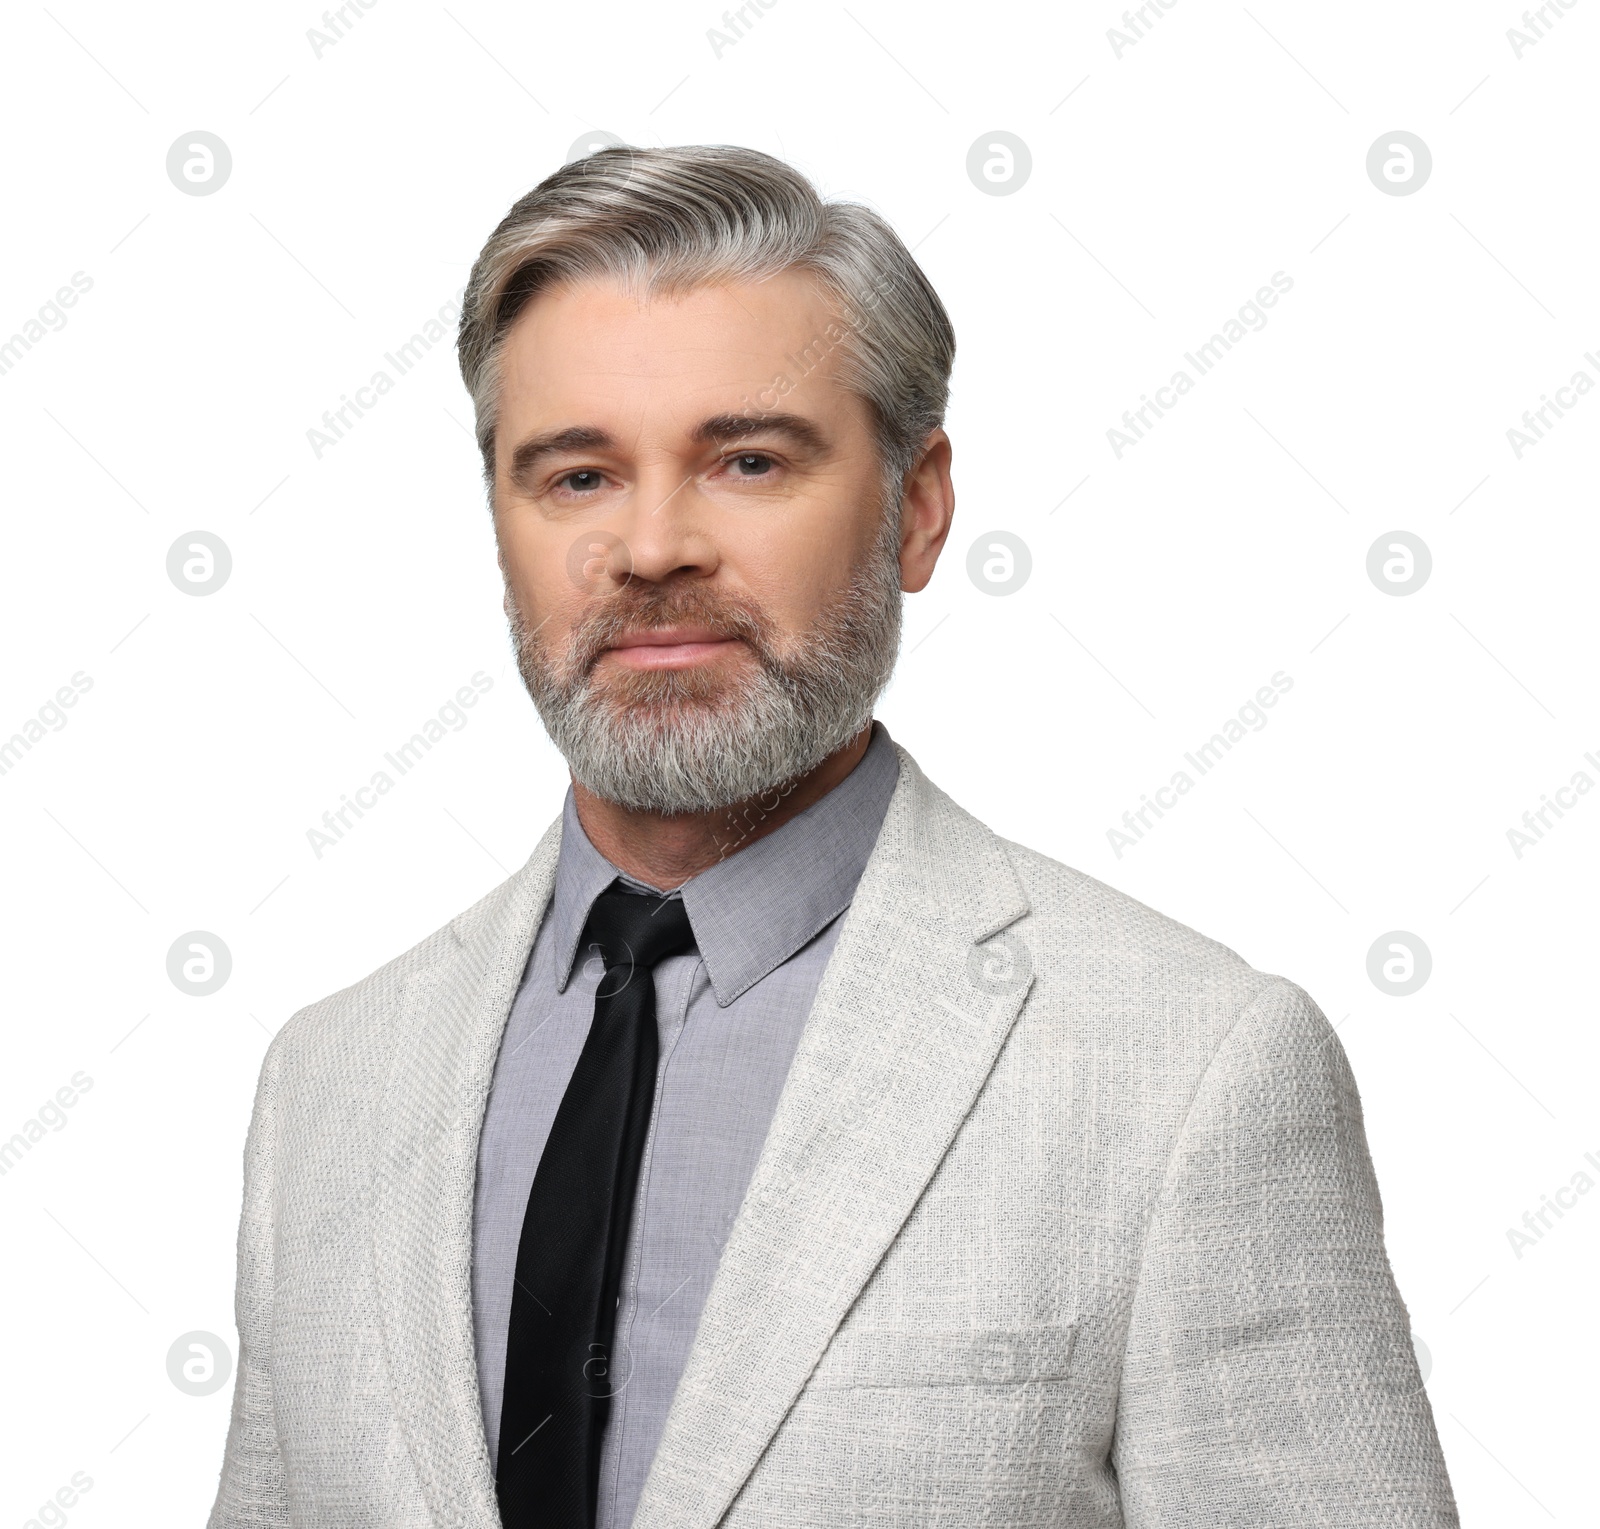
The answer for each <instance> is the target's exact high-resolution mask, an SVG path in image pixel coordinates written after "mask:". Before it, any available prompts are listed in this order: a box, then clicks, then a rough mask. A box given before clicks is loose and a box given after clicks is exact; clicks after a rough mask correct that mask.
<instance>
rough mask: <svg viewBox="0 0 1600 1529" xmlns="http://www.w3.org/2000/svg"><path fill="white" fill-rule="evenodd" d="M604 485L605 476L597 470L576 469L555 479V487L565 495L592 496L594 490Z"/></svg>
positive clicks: (591, 468) (588, 468)
mask: <svg viewBox="0 0 1600 1529" xmlns="http://www.w3.org/2000/svg"><path fill="white" fill-rule="evenodd" d="M604 484H605V475H604V474H603V473H602V472H600V471H599V470H598V469H597V468H593V467H578V468H574V469H573V470H572V471H571V472H566V473H562V475H561V476H560V477H559V478H557V479H556V482H555V486H556V488H557V489H559V490H560V491H561V492H562V493H566V494H579V495H584V494H592V493H594V492H595V490H596V489H598V488H601V487H603V486H604Z"/></svg>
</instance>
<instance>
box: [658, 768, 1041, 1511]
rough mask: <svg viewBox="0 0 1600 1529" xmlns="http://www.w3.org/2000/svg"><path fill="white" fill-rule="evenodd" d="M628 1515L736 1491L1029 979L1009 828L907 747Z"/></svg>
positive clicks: (990, 1060) (925, 1170)
mask: <svg viewBox="0 0 1600 1529" xmlns="http://www.w3.org/2000/svg"><path fill="white" fill-rule="evenodd" d="M900 758H901V773H900V782H899V785H898V787H897V789H896V791H895V795H894V797H893V799H892V800H891V802H890V805H889V810H888V813H887V815H886V817H885V819H884V824H883V829H882V831H881V833H880V835H879V839H878V843H877V846H876V848H875V850H874V852H873V856H872V858H871V860H870V861H869V862H868V864H867V868H866V871H865V872H864V874H863V876H862V879H861V882H860V885H859V886H858V888H857V890H856V895H855V899H854V901H853V902H852V904H851V907H850V911H849V913H848V914H847V915H846V918H845V923H844V927H843V929H842V931H841V933H840V936H839V943H838V945H837V946H836V947H835V949H834V954H833V957H832V959H831V961H830V962H829V965H828V969H827V971H826V973H825V974H824V976H823V979H822V983H821V985H820V987H819V989H818V992H817V998H816V1003H815V1006H814V1007H813V1009H812V1012H811V1015H810V1018H809V1019H808V1021H807V1023H806V1027H805V1029H804V1031H803V1032H802V1034H801V1037H800V1044H799V1047H798V1049H797V1051H796V1054H795V1058H794V1062H793V1064H792V1066H791V1068H790V1072H789V1076H788V1079H787V1081H786V1083H785V1085H784V1089H783V1092H782V1095H781V1096H780V1098H779V1101H778V1106H777V1111H776V1114H775V1115H774V1118H773V1121H772V1125H771V1128H770V1130H769V1133H768V1136H767V1139H766V1143H765V1145H764V1147H763V1149H762V1153H761V1157H760V1160H759V1161H758V1163H757V1165H756V1169H755V1173H754V1175H753V1177H752V1179H751V1183H750V1187H749V1190H748V1192H747V1193H746V1196H745V1200H744V1203H743V1205H742V1206H741V1208H740V1211H739V1215H738V1218H737V1220H736V1221H735V1222H734V1226H733V1229H732V1232H731V1233H730V1236H729V1239H728V1242H727V1245H726V1247H725V1249H724V1251H723V1254H722V1260H721V1263H720V1264H719V1265H718V1268H717V1275H716V1279H715V1281H714V1282H713V1284H712V1287H711V1291H710V1294H709V1296H708V1297H707V1300H706V1305H705V1308H704V1310H703V1313H702V1315H701V1319H700V1326H699V1330H698V1332H697V1334H696V1337H695V1342H694V1347H693V1349H692V1350H691V1352H690V1356H689V1361H688V1365H687V1367H686V1369H685V1372H684V1376H683V1379H682V1381H681V1382H680V1384H679V1387H678V1391H677V1394H676V1396H675V1397H674V1399H673V1404H672V1408H671V1411H670V1412H669V1414H668V1417H667V1423H666V1428H665V1431H664V1433H663V1436H662V1439H661V1444H660V1446H659V1448H658V1450H657V1452H656V1458H655V1462H654V1464H653V1465H652V1467H651V1471H650V1476H649V1478H648V1480H647V1481H646V1483H645V1488H644V1493H643V1495H642V1497H641V1499H640V1502H639V1508H638V1512H637V1514H636V1515H635V1518H634V1529H711V1526H713V1525H715V1524H716V1523H717V1522H718V1521H719V1520H720V1519H721V1517H722V1516H723V1514H724V1513H725V1512H726V1511H727V1509H728V1507H729V1505H730V1504H731V1503H732V1501H733V1499H734V1498H735V1497H736V1496H737V1495H738V1492H739V1490H740V1488H741V1487H742V1486H743V1485H744V1483H745V1481H746V1480H747V1479H748V1477H749V1474H750V1472H751V1471H752V1470H753V1469H754V1468H755V1465H756V1462H757V1461H758V1460H759V1459H760V1457H761V1455H762V1453H763V1451H764V1450H765V1449H766V1447H767V1445H768V1444H769V1443H770V1442H771V1439H772V1436H773V1434H774V1433H775V1432H776V1431H777V1429H778V1426H779V1425H780V1424H781V1423H782V1421H783V1418H784V1416H785V1414H786V1413H787V1412H788V1411H789V1409H790V1407H791V1406H792V1405H793V1403H794V1401H795V1398H796V1396H797V1395H798V1394H799V1392H800V1390H801V1388H802V1387H803V1386H804V1384H805V1382H806V1379H807V1377H808V1376H809V1375H810V1373H811V1371H812V1369H813V1367H814V1366H815V1365H816V1363H817V1361H818V1359H819V1358H820V1357H821V1355H822V1352H823V1350H824V1349H825V1348H826V1347H827V1346H828V1343H829V1341H830V1340H831V1339H832V1337H833V1334H834V1331H835V1330H836V1329H837V1327H838V1325H839V1323H840V1321H841V1320H842V1319H843V1317H844V1315H845V1313H846V1312H847V1311H848V1310H849V1308H850V1306H851V1305H852V1303H853V1302H854V1301H855V1299H856V1297H857V1295H858V1294H859V1293H860V1291H861V1288H862V1286H863V1285H864V1284H865V1283H866V1281H867V1279H868V1278H869V1277H870V1275H871V1274H872V1271H873V1270H874V1269H875V1268H876V1267H877V1265H878V1263H879V1261H880V1260H881V1259H882V1257H883V1255H884V1253H885V1252H886V1251H887V1250H888V1248H889V1246H890V1244H891V1243H892V1242H893V1241H894V1239H895V1237H896V1236H897V1235H898V1233H899V1231H900V1228H901V1226H902V1225H903V1223H904V1222H905V1219H906V1217H907V1216H908V1215H909V1214H910V1213H911V1210H912V1207H913V1206H914V1205H915V1204H916V1202H917V1200H918V1198H919V1197H920V1196H921V1194H922V1192H923V1190H924V1188H925V1187H926V1186H927V1183H928V1181H929V1179H930V1178H931V1177H932V1176H933V1173H934V1171H935V1170H936V1169H937V1167H938V1166H939V1163H940V1161H941V1160H942V1159H943V1157H944V1155H945V1153H946V1152H947V1151H948V1150H949V1147H950V1144H951V1142H952V1141H953V1140H954V1138H955V1134H956V1132H957V1130H958V1129H959V1127H960V1125H961V1122H962V1121H963V1120H964V1119H965V1118H966V1115H967V1113H968V1111H969V1110H970V1109H971V1107H972V1104H973V1101H974V1099H975V1098H976V1097H977V1094H978V1092H979V1090H980V1089H981V1088H982V1086H983V1084H984V1081H985V1079H986V1078H987V1077H988V1075H989V1071H990V1069H991V1067H992V1066H993V1064H994V1061H995V1058H996V1057H997V1055H998V1054H999V1051H1000V1048H1001V1046H1002V1045H1003V1044H1004V1042H1005V1039H1006V1036H1007V1035H1008V1033H1009V1032H1010V1029H1011V1026H1012V1023H1013V1021H1014V1020H1015V1018H1016V1015H1017V1012H1018V1010H1019V1009H1020V1008H1021V1006H1022V1003H1023V1000H1024V999H1025V997H1026V996H1027V992H1028V988H1029V986H1030V984H1031V981H1032V970H1031V962H1030V960H1029V958H1028V954H1027V950H1026V947H1025V945H1024V944H1023V943H1022V941H1021V940H1020V939H1019V938H1017V937H1015V936H1012V937H1009V938H1008V939H1006V940H1001V941H998V942H997V943H996V944H995V945H993V946H990V948H989V949H988V950H987V951H985V950H982V949H980V948H979V947H980V944H982V943H983V942H986V941H989V940H991V939H993V937H994V936H996V935H998V934H999V933H1000V932H1001V931H1002V930H1004V929H1005V928H1006V927H1007V926H1008V925H1009V924H1011V923H1013V922H1014V921H1015V920H1017V919H1018V918H1020V917H1021V916H1022V915H1023V914H1025V913H1026V912H1027V911H1028V901H1027V897H1026V895H1025V893H1024V891H1023V888H1022V885H1021V882H1020V880H1019V878H1018V876H1017V874H1016V871H1015V869H1014V867H1013V866H1012V864H1011V861H1010V858H1009V857H1008V855H1007V854H1006V851H1005V848H1004V846H1003V845H1002V843H1001V842H1000V840H999V839H997V838H996V837H995V835H994V834H993V833H991V832H990V831H989V830H988V829H987V828H985V827H984V826H983V825H982V824H981V823H979V822H977V820H976V819H974V818H972V817H970V816H969V815H968V814H967V813H965V812H963V811H962V810H961V809H960V808H959V807H957V806H956V805H955V804H954V803H953V802H952V801H951V800H950V799H949V798H948V797H947V796H945V795H944V793H943V792H942V791H940V790H938V788H937V787H935V786H934V785H932V784H931V783H930V782H929V781H928V780H927V778H926V777H925V776H924V775H923V774H922V772H921V771H920V770H919V769H918V768H917V766H916V764H915V763H914V762H913V761H912V759H911V757H910V755H908V754H906V753H905V751H904V750H901V751H900Z"/></svg>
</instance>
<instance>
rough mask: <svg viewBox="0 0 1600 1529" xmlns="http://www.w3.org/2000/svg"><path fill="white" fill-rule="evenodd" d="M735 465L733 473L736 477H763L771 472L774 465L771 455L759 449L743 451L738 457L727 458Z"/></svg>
mask: <svg viewBox="0 0 1600 1529" xmlns="http://www.w3.org/2000/svg"><path fill="white" fill-rule="evenodd" d="M727 460H728V461H729V462H730V463H731V464H732V465H733V475H734V477H736V478H762V477H765V476H766V475H767V474H768V473H770V472H771V471H772V469H773V467H774V465H775V464H774V462H773V460H772V458H771V457H769V456H767V455H765V454H764V453H762V452H759V451H742V452H740V453H739V455H738V456H736V457H729V458H728V459H727Z"/></svg>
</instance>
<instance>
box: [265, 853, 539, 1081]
mask: <svg viewBox="0 0 1600 1529" xmlns="http://www.w3.org/2000/svg"><path fill="white" fill-rule="evenodd" d="M559 827H560V825H559V821H558V822H557V823H556V824H554V825H552V827H551V829H550V831H549V832H548V833H546V835H545V837H544V839H543V840H541V842H540V844H539V846H538V847H537V848H536V849H535V850H534V852H533V854H532V856H531V857H530V858H529V860H528V862H527V864H526V865H524V866H523V867H522V869H520V870H519V871H517V872H515V873H514V874H513V875H511V876H509V877H507V878H506V879H505V880H504V881H502V882H501V883H500V884H499V885H498V886H496V887H494V888H492V889H491V890H490V891H488V892H486V893H485V894H484V895H483V896H482V897H480V898H479V899H478V900H477V901H476V902H475V903H473V904H472V905H471V906H470V907H468V908H466V909H464V910H463V911H462V912H460V913H458V914H456V915H455V917H454V918H451V919H449V920H448V921H446V922H445V923H443V924H441V925H440V926H439V927H438V928H437V929H435V930H433V932H432V933H431V934H428V935H427V936H425V937H424V938H423V939H421V940H418V941H417V943H416V944H414V945H412V946H411V947H410V948H409V949H408V950H404V951H402V952H401V953H400V954H399V955H397V956H395V957H393V958H392V959H391V960H388V961H386V962H384V963H383V965H382V966H380V967H378V968H377V969H376V970H375V971H372V972H369V973H368V974H367V975H366V976H365V977H362V978H361V979H360V980H359V981H357V982H353V983H351V984H350V985H349V986H348V987H343V988H340V989H339V990H338V991H337V992H333V993H329V994H328V995H327V996H326V997H325V998H320V999H318V1000H317V1001H316V1002H315V1003H311V1004H307V1005H306V1007H305V1008H303V1009H300V1010H298V1011H297V1012H296V1013H295V1014H293V1015H292V1016H291V1017H290V1018H289V1019H288V1021H287V1022H286V1023H285V1024H284V1025H283V1027H282V1029H280V1030H279V1032H278V1034H277V1035H276V1036H275V1037H274V1038H273V1042H272V1046H271V1047H270V1048H269V1053H268V1064H269V1066H270V1067H272V1068H275V1069H277V1070H278V1071H281V1072H284V1073H290V1074H294V1073H299V1074H305V1073H310V1072H315V1073H324V1074H326V1073H334V1074H338V1075H341V1076H345V1077H351V1075H352V1074H353V1073H356V1072H362V1071H366V1070H370V1068H371V1067H374V1066H381V1065H384V1064H385V1063H386V1059H387V1057H388V1053H389V1051H390V1049H391V1047H392V1044H393V1039H394V1036H395V1033H396V1031H397V1028H398V1026H399V1025H400V1023H401V1021H402V1019H403V1016H404V1011H405V1008H406V1004H407V1000H408V997H409V995H410V993H411V990H412V988H413V986H414V985H415V984H416V983H418V982H426V981H429V980H433V979H436V978H441V977H442V978H445V979H449V977H450V974H451V973H452V972H453V971H454V970H455V969H456V967H457V966H458V965H459V963H461V962H462V961H463V960H470V959H471V955H472V952H473V951H474V950H475V949H476V948H477V947H478V946H479V945H480V944H481V943H482V942H483V941H484V940H485V939H492V938H493V935H494V932H495V931H496V930H497V929H498V927H499V925H500V924H501V923H502V922H503V921H504V920H505V919H506V918H507V916H508V915H510V914H512V913H513V911H514V910H516V909H517V908H518V907H519V906H520V905H521V904H522V903H523V902H525V901H526V900H527V899H528V898H529V897H530V896H532V897H534V898H535V899H537V898H538V897H539V894H540V889H541V887H542V885H543V883H544V882H545V881H546V880H548V877H549V874H550V872H551V868H552V866H553V861H554V857H555V855H556V853H557V852H558V851H559V847H560V835H559ZM352 1081H353V1078H352Z"/></svg>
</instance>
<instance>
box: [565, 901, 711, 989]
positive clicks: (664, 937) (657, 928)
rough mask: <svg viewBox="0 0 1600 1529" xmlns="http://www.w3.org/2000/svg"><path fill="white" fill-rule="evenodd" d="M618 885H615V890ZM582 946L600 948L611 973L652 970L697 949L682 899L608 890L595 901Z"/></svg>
mask: <svg viewBox="0 0 1600 1529" xmlns="http://www.w3.org/2000/svg"><path fill="white" fill-rule="evenodd" d="M614 886H615V884H614V883H613V887H614ZM582 945H583V948H584V949H585V950H588V949H589V948H590V947H591V946H595V945H598V946H599V947H600V955H601V957H602V959H603V960H604V961H605V966H606V971H607V973H608V974H609V973H611V972H614V971H616V970H618V969H619V968H620V969H622V970H624V971H629V970H632V969H634V968H636V967H645V968H647V969H648V968H650V967H653V966H655V965H657V963H659V962H661V961H665V960H667V959H668V958H669V957H672V956H682V955H687V954H688V953H689V952H690V951H691V950H693V949H694V948H695V942H694V930H693V928H691V927H690V924H689V910H688V909H687V908H685V907H684V905H683V899H682V898H679V897H642V896H640V895H639V894H638V893H636V892H623V891H618V890H608V891H605V892H602V893H601V894H600V895H599V896H598V897H597V898H595V900H594V906H593V907H592V908H591V909H590V910H589V921H588V922H587V923H586V924H585V925H584V926H583V938H582Z"/></svg>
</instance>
